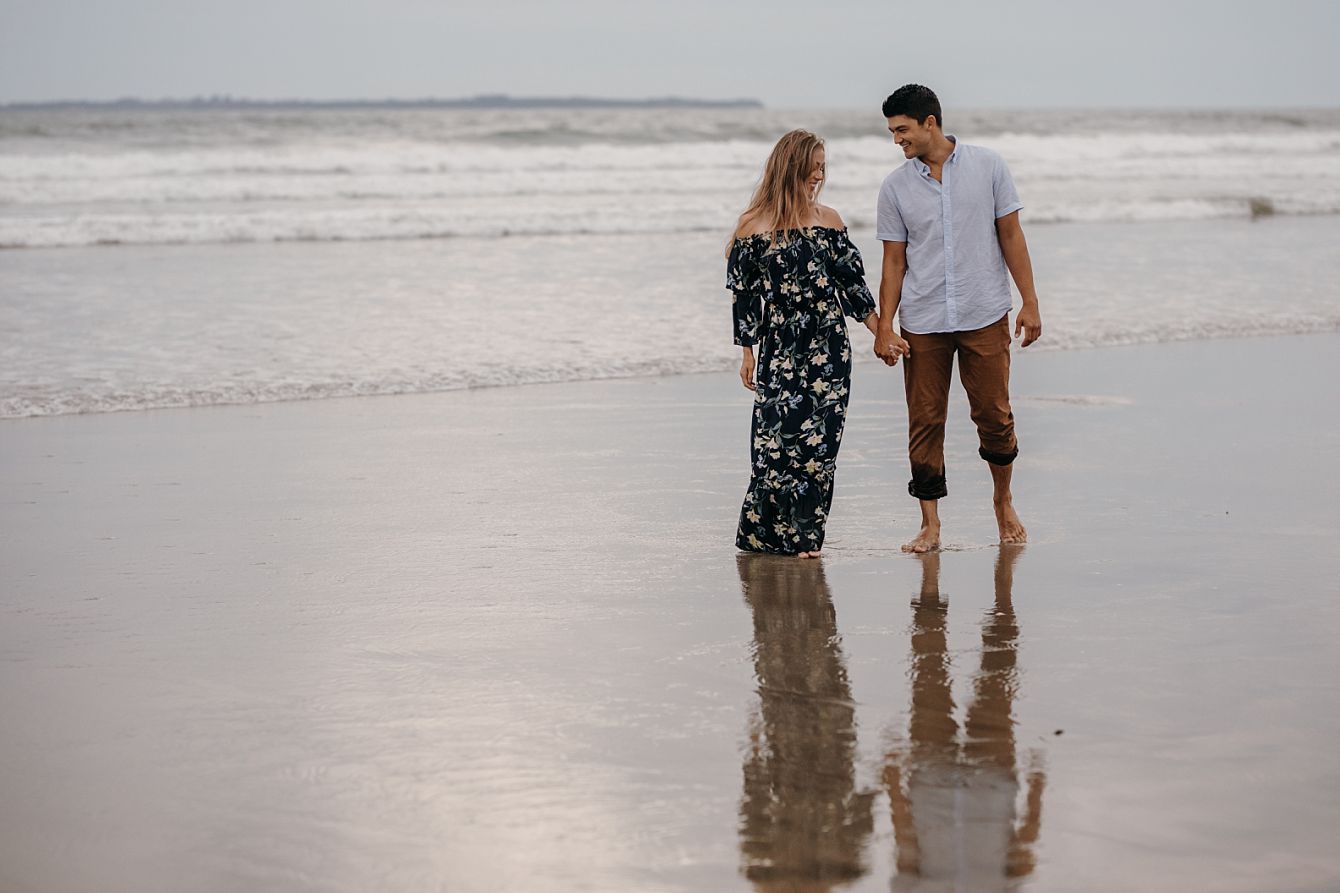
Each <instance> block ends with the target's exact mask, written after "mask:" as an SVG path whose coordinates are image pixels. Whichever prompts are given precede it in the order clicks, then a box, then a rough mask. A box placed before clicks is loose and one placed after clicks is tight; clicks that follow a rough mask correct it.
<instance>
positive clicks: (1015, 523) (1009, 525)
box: [995, 499, 1028, 545]
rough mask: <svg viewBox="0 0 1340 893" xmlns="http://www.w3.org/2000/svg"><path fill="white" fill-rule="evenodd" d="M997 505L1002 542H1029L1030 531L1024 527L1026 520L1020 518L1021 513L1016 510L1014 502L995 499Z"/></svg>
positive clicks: (997, 517)
mask: <svg viewBox="0 0 1340 893" xmlns="http://www.w3.org/2000/svg"><path fill="white" fill-rule="evenodd" d="M995 506H996V526H998V527H999V528H1000V542H1001V544H1002V545H1018V544H1020V543H1026V542H1028V531H1027V530H1025V529H1024V522H1022V521H1020V520H1019V515H1018V513H1017V512H1015V510H1014V503H1013V502H1012V501H1011V500H1009V499H1005V500H1003V501H1002V500H999V499H997V500H996V501H995Z"/></svg>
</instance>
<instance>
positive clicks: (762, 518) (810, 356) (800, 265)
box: [726, 130, 878, 558]
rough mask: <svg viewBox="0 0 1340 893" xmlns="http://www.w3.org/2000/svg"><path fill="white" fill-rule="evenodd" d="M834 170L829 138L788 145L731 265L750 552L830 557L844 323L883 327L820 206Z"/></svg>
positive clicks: (743, 513) (748, 216)
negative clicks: (745, 396)
mask: <svg viewBox="0 0 1340 893" xmlns="http://www.w3.org/2000/svg"><path fill="white" fill-rule="evenodd" d="M825 172H826V168H825V159H824V144H823V140H821V139H819V138H818V137H817V136H815V135H814V134H812V133H809V132H808V131H804V130H793V131H791V132H790V133H788V134H786V136H784V137H782V138H781V140H779V141H778V143H777V145H776V146H775V147H774V148H773V150H772V154H771V155H770V156H769V157H768V163H767V166H766V167H765V168H764V171H763V179H762V181H761V182H760V183H759V185H758V189H757V190H756V191H755V192H754V197H753V200H752V201H751V202H750V203H749V207H748V208H747V209H746V210H745V212H744V213H743V214H742V215H740V222H739V225H738V226H737V228H736V231H735V239H734V241H733V242H732V243H731V247H730V251H729V256H728V260H727V271H726V286H727V287H728V288H730V289H731V291H732V292H734V294H735V305H734V319H735V343H736V344H738V345H740V346H741V347H742V348H743V349H744V358H743V361H742V362H741V365H740V378H741V380H742V381H743V382H744V386H745V387H747V388H749V389H750V390H752V391H754V392H755V397H754V421H753V429H752V439H751V443H752V447H751V450H750V458H751V465H750V467H751V469H752V475H753V476H752V478H751V479H750V481H749V490H748V492H747V494H746V495H745V500H744V505H743V507H742V508H741V509H740V526H739V530H738V532H737V533H736V537H735V543H736V545H737V546H739V547H740V548H741V549H744V550H746V551H751V552H777V553H781V554H784V555H799V556H800V557H802V558H810V557H815V556H817V555H818V554H819V550H820V549H822V548H823V544H824V525H825V523H826V522H827V520H828V509H829V505H830V504H831V503H832V500H833V471H834V468H835V465H836V461H837V452H838V446H839V445H840V444H841V442H842V423H843V421H844V420H845V417H846V411H847V395H848V390H849V389H850V385H851V344H850V342H849V341H848V340H847V325H846V322H845V321H844V319H843V314H846V315H848V316H853V317H855V318H856V319H860V320H863V321H864V322H865V325H866V327H867V328H869V329H870V331H871V332H872V333H873V332H874V331H875V328H876V326H875V323H876V321H877V319H878V316H877V315H876V313H875V301H874V298H872V297H871V296H870V290H869V289H868V288H867V287H866V284H865V270H864V268H863V267H862V265H861V253H860V252H859V251H857V250H856V246H855V245H853V244H852V241H851V239H850V238H848V236H847V230H846V227H845V226H844V224H843V223H842V218H841V217H840V216H838V213H837V212H836V211H834V210H833V209H832V208H828V207H825V206H824V205H821V204H819V202H818V196H819V190H820V189H822V188H823V184H824V177H825ZM755 345H757V346H758V350H759V356H758V365H757V380H755V362H754V347H755Z"/></svg>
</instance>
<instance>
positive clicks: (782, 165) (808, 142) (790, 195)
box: [737, 130, 824, 241]
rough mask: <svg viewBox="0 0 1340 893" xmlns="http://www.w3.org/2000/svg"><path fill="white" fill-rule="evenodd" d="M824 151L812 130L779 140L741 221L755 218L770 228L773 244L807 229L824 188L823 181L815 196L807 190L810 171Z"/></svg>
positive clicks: (791, 133) (793, 132) (796, 132)
mask: <svg viewBox="0 0 1340 893" xmlns="http://www.w3.org/2000/svg"><path fill="white" fill-rule="evenodd" d="M823 147H824V141H823V139H822V138H820V137H818V136H816V135H815V134H813V133H810V132H809V131H808V130H793V131H791V132H790V133H788V134H786V135H785V136H783V137H782V138H781V139H779V140H778V141H777V145H775V146H773V147H772V154H771V155H769V156H768V163H767V164H766V165H764V167H763V179H761V180H760V181H759V183H758V187H757V188H756V189H755V190H754V196H753V198H751V199H750V200H749V207H747V208H745V211H744V213H743V214H741V215H740V220H741V221H744V220H746V219H749V218H753V219H755V220H757V221H759V222H761V223H764V224H766V225H767V230H766V232H767V233H768V237H769V240H772V241H775V239H776V236H777V233H778V232H782V233H785V232H786V231H787V230H799V229H804V228H805V221H806V220H807V219H808V218H809V216H810V213H811V212H812V211H813V209H814V205H815V203H816V202H817V201H818V199H819V190H822V189H823V188H824V181H823V180H820V181H819V189H817V190H815V191H814V193H813V194H811V193H810V191H809V189H808V187H807V186H806V181H807V180H808V179H809V176H810V171H812V170H814V156H815V155H816V154H817V153H818V152H819V150H820V149H822V148H823ZM737 234H738V232H737Z"/></svg>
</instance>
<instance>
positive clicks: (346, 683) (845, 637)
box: [0, 334, 1340, 893]
mask: <svg viewBox="0 0 1340 893" xmlns="http://www.w3.org/2000/svg"><path fill="white" fill-rule="evenodd" d="M856 337H857V339H858V345H859V346H860V347H861V349H864V345H865V336H863V335H862V334H858V335H857V336H856ZM1336 380H1340V336H1333V335H1318V336H1298V337H1290V338H1277V339H1260V340H1245V341H1220V342H1208V343H1183V344H1168V345H1154V346H1138V347H1124V348H1109V349H1103V350H1092V351H1078V352H1068V353H1044V354H1037V355H1028V354H1024V355H1020V356H1018V358H1017V359H1016V363H1015V385H1014V390H1015V393H1016V407H1015V410H1016V415H1017V417H1018V419H1019V425H1020V434H1021V447H1022V454H1021V457H1020V460H1019V463H1018V466H1017V472H1016V489H1017V500H1018V506H1019V508H1020V510H1021V512H1022V513H1023V516H1024V518H1025V520H1026V522H1028V524H1029V529H1030V534H1031V540H1032V542H1031V543H1030V544H1029V545H1028V546H1027V547H1025V548H1024V549H1022V550H1001V549H1000V548H997V547H994V546H993V545H992V542H993V539H994V530H993V523H992V518H991V513H990V508H989V499H988V497H989V483H988V480H989V479H988V474H987V471H986V469H985V468H984V467H983V465H982V463H981V462H980V460H978V459H977V458H976V451H975V440H974V438H973V436H972V434H971V431H970V423H969V422H968V419H967V413H966V407H965V406H964V405H963V403H962V401H961V398H960V397H959V396H957V395H956V398H955V400H956V403H955V405H954V407H953V409H952V410H951V419H950V436H949V440H948V445H947V446H948V456H949V465H950V471H949V488H950V497H949V499H948V500H946V501H945V503H944V504H943V507H942V513H943V516H944V519H945V523H946V529H945V535H946V545H947V546H948V549H947V550H946V551H945V552H944V553H943V554H941V555H939V556H936V557H933V558H930V559H919V558H916V557H912V556H907V555H903V554H901V553H900V552H899V551H898V544H899V543H901V542H903V541H904V540H906V539H908V538H910V536H911V535H912V534H913V533H914V532H915V530H914V528H915V521H916V512H915V504H914V503H913V502H912V501H911V500H910V499H909V498H908V497H907V496H906V490H905V486H906V467H905V458H904V449H905V446H904V444H905V441H904V431H905V428H904V426H905V415H904V411H903V409H902V407H901V405H900V404H901V400H900V399H899V393H900V380H899V379H898V378H897V377H896V375H895V374H894V373H888V372H886V371H885V370H883V369H882V367H879V366H875V365H863V366H859V367H858V368H857V371H856V379H855V382H854V386H853V401H852V415H851V421H850V423H849V426H848V430H847V436H846V439H845V441H844V445H843V453H842V458H841V460H840V464H839V472H838V485H837V496H836V500H835V503H834V508H833V520H832V523H831V525H830V532H829V542H828V546H827V548H826V550H825V554H826V557H825V558H824V559H823V561H822V562H819V563H814V562H810V563H802V562H798V561H794V560H785V559H776V558H768V557H738V556H737V555H736V553H735V552H734V550H733V549H732V548H731V547H730V544H731V539H732V534H733V529H734V523H735V515H736V512H737V511H738V506H739V500H740V497H741V496H742V494H743V490H744V484H745V477H744V471H745V465H746V451H747V436H746V435H747V426H748V396H747V395H746V394H745V393H744V392H743V390H741V389H740V388H739V386H738V383H737V382H736V381H735V380H734V377H733V376H730V375H718V374H710V375H697V376H684V377H678V378H664V379H640V380H624V381H609V382H598V383H590V384H569V385H553V386H533V387H525V388H509V389H497V390H481V391H474V392H456V393H448V394H438V395H421V396H406V397H378V398H370V399H348V400H328V401H318V402H309V403H289V404H274V405H262V406H249V407H220V408H211V409H198V410H166V411H154V412H142V413H119V414H110V415H96V416H67V417H56V418H45V419H41V418H39V419H24V420H12V421H6V422H3V423H0V481H3V488H2V493H3V507H2V508H0V519H3V529H4V531H5V536H4V537H3V541H2V542H0V575H2V576H0V582H2V584H3V585H2V586H0V589H2V590H3V592H2V594H0V715H2V716H3V717H4V726H3V732H0V804H3V808H2V809H0V890H2V891H5V893H11V891H12V893H26V891H55V890H60V891H70V893H81V891H99V893H103V891H121V890H124V891H136V893H144V891H159V890H162V891H174V893H181V891H223V890H258V889H263V890H337V891H344V890H347V891H366V890H373V889H378V890H415V891H418V890H449V891H495V890H525V891H549V890H553V891H560V890H562V891H566V890H619V891H628V890H648V891H672V890H673V891H678V890H695V891H696V890H748V889H759V890H829V889H835V888H837V887H842V888H843V889H849V890H887V889H890V887H891V886H892V889H895V890H928V891H929V890H941V889H945V890H948V889H965V890H973V891H986V890H994V889H1012V888H1021V889H1027V890H1037V891H1049V890H1055V891H1072V890H1086V891H1105V890H1111V891H1128V890H1142V891H1162V890H1168V891H1174V890H1176V891H1184V890H1192V889H1193V890H1198V891H1218V890H1223V891H1239V890H1240V891H1259V890H1267V889H1268V890H1278V891H1322V890H1334V889H1336V888H1337V887H1340V857H1337V856H1336V855H1335V848H1334V837H1335V828H1336V827H1337V825H1338V824H1340V750H1337V748H1336V747H1335V741H1336V740H1337V739H1340V649H1337V647H1336V641H1337V636H1338V634H1340V606H1337V598H1336V596H1337V594H1340V591H1338V590H1340V587H1338V586H1337V583H1336V580H1337V579H1340V554H1338V553H1337V550H1336V548H1335V543H1336V540H1337V537H1338V536H1340V511H1337V506H1340V474H1337V473H1336V471H1335V467H1334V462H1335V457H1336V456H1337V455H1340V401H1337V400H1336V399H1335V393H1334V384H1333V382H1335V381H1336ZM844 885H845V886H844Z"/></svg>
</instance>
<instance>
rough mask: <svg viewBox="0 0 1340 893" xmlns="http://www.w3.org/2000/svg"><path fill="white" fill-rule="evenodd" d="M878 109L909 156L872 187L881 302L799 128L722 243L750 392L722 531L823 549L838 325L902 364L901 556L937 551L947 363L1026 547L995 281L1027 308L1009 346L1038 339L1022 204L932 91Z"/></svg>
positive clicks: (745, 544) (841, 332)
mask: <svg viewBox="0 0 1340 893" xmlns="http://www.w3.org/2000/svg"><path fill="white" fill-rule="evenodd" d="M883 113H884V117H885V118H886V119H887V120H888V127H889V132H890V133H891V134H892V135H893V140H894V142H895V143H896V144H897V145H898V147H899V148H900V149H901V150H902V152H903V154H904V156H905V157H906V158H907V161H906V163H904V164H903V165H902V166H900V167H899V168H897V169H896V170H894V171H893V172H892V173H891V174H889V175H888V177H886V178H885V179H884V184H883V186H882V187H881V188H880V192H879V205H878V215H877V224H876V235H877V237H878V238H879V239H880V241H881V242H883V245H884V258H883V266H882V271H881V276H880V285H879V301H878V307H876V302H875V299H874V297H873V296H872V295H871V293H870V289H869V288H867V286H866V284H865V269H864V267H863V265H862V263H861V255H860V252H859V251H858V250H857V249H856V246H855V245H854V244H853V243H852V241H851V239H850V237H849V236H848V234H847V230H846V226H845V225H844V224H843V222H842V218H841V217H840V216H839V215H838V213H837V212H836V211H834V210H833V209H832V208H829V207H826V206H824V205H821V204H819V201H818V195H819V191H820V189H822V187H823V183H824V179H825V175H826V168H825V157H824V144H823V140H821V139H820V138H819V137H817V136H815V135H814V134H812V133H809V132H808V131H804V130H793V131H792V132H790V133H788V134H786V135H785V136H783V137H782V138H781V140H779V141H778V143H777V145H776V146H775V147H774V148H773V150H772V154H771V155H770V156H769V157H768V162H767V165H766V167H765V168H764V172H763V178H762V180H761V181H760V183H759V186H758V188H757V189H756V190H755V192H754V196H753V199H752V200H751V201H750V204H749V207H748V208H747V209H746V210H745V212H744V213H743V214H742V215H740V222H739V225H738V226H737V228H736V231H735V238H734V240H733V241H732V243H731V246H730V250H729V254H728V259H727V275H726V286H727V288H729V289H730V290H731V291H732V292H733V293H734V321H735V343H736V344H737V345H740V346H742V347H743V349H744V359H743V362H742V363H741V366H740V377H741V379H742V380H743V382H744V385H745V387H747V388H749V389H750V390H752V391H754V392H755V396H754V417H753V426H752V431H751V435H752V436H751V448H750V456H751V477H750V481H749V489H748V492H747V493H746V495H745V500H744V505H743V507H742V508H741V509H740V526H739V531H738V533H737V535H736V545H737V546H738V547H739V548H741V549H743V550H746V551H750V552H773V553H777V554H783V555H796V556H799V557H801V558H813V557H818V555H819V554H820V550H821V549H822V548H823V540H824V527H825V524H826V523H827V520H828V510H829V507H830V505H831V503H832V498H833V473H834V470H835V467H836V462H837V453H838V447H839V446H840V445H841V442H842V426H843V422H844V421H845V418H846V411H847V399H848V394H849V390H850V383H851V343H850V342H849V340H848V338H847V326H846V321H845V319H844V316H851V317H853V318H855V319H859V320H861V321H862V322H863V323H864V324H865V326H866V328H868V329H869V330H870V331H871V332H872V333H873V334H874V336H875V348H874V349H875V354H876V355H877V356H879V357H880V358H881V359H882V360H883V361H884V362H885V363H886V364H887V365H890V366H893V365H896V364H897V363H898V362H899V361H900V360H901V362H902V364H903V380H904V384H905V387H906V391H907V409H908V457H909V459H910V460H911V465H912V479H911V481H910V482H909V483H908V487H907V489H908V492H909V493H910V494H911V495H912V496H914V497H916V498H917V499H918V500H920V503H921V530H920V532H919V533H918V534H917V536H916V537H915V538H914V539H913V540H912V541H911V542H909V543H907V544H905V545H904V546H903V549H904V551H909V552H929V551H933V550H935V549H938V548H939V547H940V516H939V510H938V500H939V499H940V498H942V497H943V496H945V495H947V492H948V491H947V489H946V487H945V464H944V433H945V416H946V414H947V411H948V407H949V383H950V377H951V373H952V371H953V366H954V357H955V355H956V354H957V356H958V363H959V377H960V379H961V380H962V382H963V388H964V390H965V391H966V392H967V394H968V403H969V405H970V407H971V411H972V420H973V422H974V423H975V424H976V426H977V433H978V437H979V440H980V443H981V448H980V450H979V451H978V452H979V453H980V455H981V457H982V458H983V459H984V460H986V462H987V463H988V464H989V467H990V469H991V477H992V481H993V484H994V488H993V489H994V492H993V500H994V505H995V513H996V520H997V523H998V525H999V528H1000V541H1001V542H1002V543H1022V542H1025V540H1026V538H1027V534H1026V532H1025V530H1024V526H1023V524H1022V523H1021V522H1020V520H1019V516H1018V514H1017V513H1016V512H1015V510H1014V506H1013V503H1012V497H1011V492H1010V477H1011V469H1012V466H1011V463H1012V462H1013V461H1014V458H1015V456H1017V455H1018V452H1019V449H1018V444H1017V442H1016V440H1015V435H1014V414H1013V413H1012V412H1011V410H1010V395H1009V375H1010V342H1011V335H1010V327H1009V311H1010V309H1011V304H1012V298H1011V293H1010V283H1009V278H1008V276H1007V273H1008V275H1010V276H1013V277H1014V282H1015V285H1017V286H1018V288H1019V292H1020V294H1021V295H1022V296H1023V307H1022V309H1021V310H1020V311H1019V313H1018V315H1017V316H1016V317H1015V324H1014V336H1015V337H1019V336H1020V335H1022V341H1021V345H1020V346H1022V347H1027V346H1028V345H1029V344H1032V343H1033V342H1034V341H1036V340H1037V339H1038V337H1039V336H1041V334H1042V318H1041V316H1040V314H1039V311H1038V299H1037V293H1036V291H1035V290H1034V287H1033V270H1032V264H1031V262H1030V261H1029V257H1028V246H1027V244H1026V243H1025V241H1024V234H1023V229H1022V228H1021V226H1020V223H1019V209H1020V208H1022V207H1023V204H1022V203H1021V202H1020V201H1019V196H1018V193H1017V192H1016V191H1015V188H1014V182H1013V180H1011V178H1010V172H1009V169H1008V168H1007V167H1006V166H1005V162H1004V161H1003V160H1002V159H1001V157H1000V156H999V155H998V154H996V153H995V152H993V151H991V150H990V149H986V148H983V147H981V146H970V145H964V144H960V143H959V142H958V141H957V140H956V139H955V137H953V136H952V135H948V134H946V133H945V132H944V130H943V117H942V115H941V112H940V102H939V100H938V99H937V98H936V96H935V94H934V93H933V92H932V91H931V90H929V89H928V88H926V87H923V86H921V85H919V84H909V85H907V86H905V87H901V88H899V89H898V90H897V91H895V92H894V93H893V94H892V95H891V96H889V98H888V99H886V100H885V101H884V105H883ZM895 314H897V315H898V318H899V323H900V326H899V331H898V332H895V331H894V328H893V318H894V315H895ZM755 348H757V349H758V358H757V360H755V357H754V350H755Z"/></svg>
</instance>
